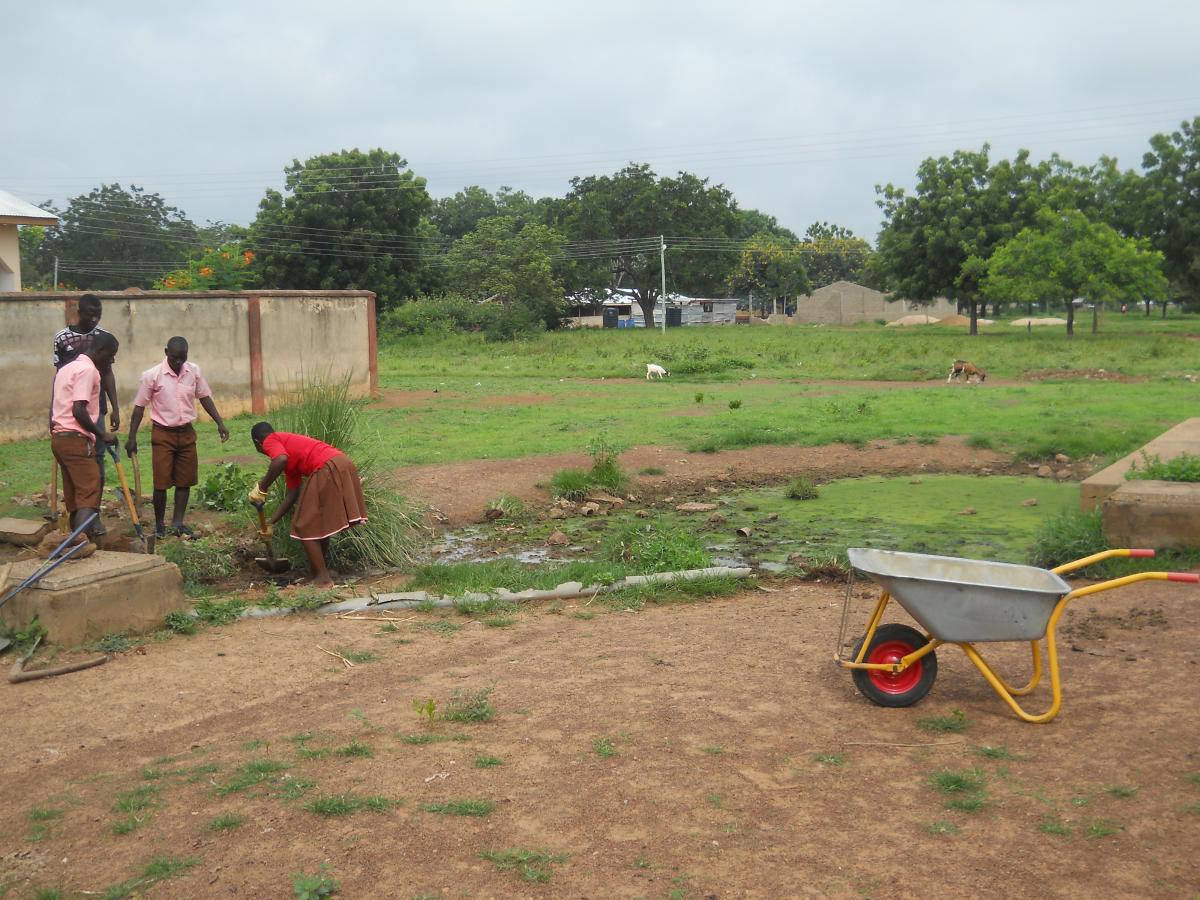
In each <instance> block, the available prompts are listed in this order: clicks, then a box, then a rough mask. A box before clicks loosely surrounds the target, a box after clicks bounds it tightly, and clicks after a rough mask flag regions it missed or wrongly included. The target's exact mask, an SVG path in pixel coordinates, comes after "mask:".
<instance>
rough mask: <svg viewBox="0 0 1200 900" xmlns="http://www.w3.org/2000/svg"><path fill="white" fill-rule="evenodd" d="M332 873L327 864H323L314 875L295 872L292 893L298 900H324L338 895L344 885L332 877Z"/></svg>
mask: <svg viewBox="0 0 1200 900" xmlns="http://www.w3.org/2000/svg"><path fill="white" fill-rule="evenodd" d="M331 871H332V869H330V867H329V865H328V864H327V863H321V870H320V871H319V872H317V873H316V874H314V875H306V874H305V873H304V872H293V873H292V891H293V892H294V893H295V895H296V900H323V898H325V897H332V896H333V895H334V894H336V893H337V892H338V890H339V889H340V888H341V886H342V885H341V882H339V881H338V880H337V879H335V878H331V877H330V874H329V873H330V872H331Z"/></svg>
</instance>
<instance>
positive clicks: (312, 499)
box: [250, 422, 367, 587]
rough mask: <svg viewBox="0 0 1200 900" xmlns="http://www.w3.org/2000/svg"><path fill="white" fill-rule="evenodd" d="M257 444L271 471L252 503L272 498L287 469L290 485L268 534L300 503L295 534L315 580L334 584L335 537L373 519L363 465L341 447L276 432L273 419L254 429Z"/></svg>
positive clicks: (318, 583) (294, 521)
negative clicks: (360, 469) (330, 562)
mask: <svg viewBox="0 0 1200 900" xmlns="http://www.w3.org/2000/svg"><path fill="white" fill-rule="evenodd" d="M250 436H251V437H252V438H253V439H254V448H255V449H256V450H257V451H258V452H259V453H261V454H263V455H264V456H269V457H270V458H271V464H270V466H268V467H267V474H266V475H264V476H263V478H262V480H260V481H259V482H258V484H256V485H255V486H254V488H253V490H251V491H250V502H251V503H253V504H255V505H256V506H257V505H260V504H262V503H264V502H265V501H266V499H267V491H268V490H270V488H271V485H272V484H273V483H274V481H275V479H276V478H278V477H279V476H280V475H281V474H282V475H283V476H284V481H285V483H286V485H287V493H286V494H284V497H283V502H282V503H280V504H279V506H277V507H276V508H275V512H274V513H272V515H271V518H270V520H269V522H268V525H267V528H268V535H267V536H268V537H269V536H270V532H271V530H272V529H273V528H274V526H275V523H276V522H278V521H279V520H280V519H282V518H283V517H284V516H285V515H287V513H288V510H290V509H291V508H292V507H293V506H295V507H296V511H295V513H294V514H293V515H292V537H293V538H295V539H296V540H298V541H300V545H301V546H302V547H304V553H305V555H306V556H307V557H308V568H309V571H310V572H311V573H312V580H313V584H314V585H316V586H318V587H332V586H333V579H332V578H330V576H329V568H328V565H327V564H326V560H327V559H328V557H329V539H330V538H331V537H333V536H334V535H335V534H337V533H338V532H341V531H345V530H346V529H347V528H349V527H351V526H352V525H357V524H359V523H360V522H365V521H367V502H366V500H365V499H364V498H363V492H362V479H361V478H359V475H358V469H356V468H355V467H354V463H353V462H351V461H350V457H348V456H346V454H344V453H343V452H342V451H341V450H339V449H337V448H336V447H331V446H330V445H329V444H326V443H323V442H321V441H318V440H315V439H314V438H310V437H308V436H307V435H303V434H291V433H289V432H286V431H276V430H275V429H274V428H272V427H271V424H270V423H269V422H259V423H258V424H257V425H255V426H254V427H253V428H251V429H250Z"/></svg>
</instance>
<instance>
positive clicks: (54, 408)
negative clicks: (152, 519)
mask: <svg viewBox="0 0 1200 900" xmlns="http://www.w3.org/2000/svg"><path fill="white" fill-rule="evenodd" d="M118 347H119V344H118V343H117V339H116V338H115V337H113V336H112V335H111V334H109V333H108V332H102V333H100V334H97V335H96V336H95V338H93V340H92V342H91V345H90V346H89V347H88V348H87V349H86V350H85V351H84V352H83V353H82V354H80V355H79V356H77V357H76V358H75V360H74V361H73V362H69V363H67V364H66V365H64V366H63V367H62V368H61V369H59V370H58V372H57V374H56V375H55V376H54V399H53V403H52V405H51V408H50V449H51V452H52V453H53V454H54V458H55V459H56V460H58V464H59V465H60V466H61V467H62V473H63V499H64V500H65V502H66V506H67V512H69V513H70V514H71V527H72V528H77V527H78V526H79V523H80V522H83V521H84V520H85V519H87V517H88V516H90V515H92V514H93V513H97V512H99V511H100V469H99V467H98V466H97V464H96V458H97V456H98V455H99V454H101V453H103V452H104V447H103V445H104V444H115V443H116V442H117V436H116V435H115V434H111V433H110V432H107V431H105V430H104V420H103V419H102V418H101V417H100V381H101V375H100V373H101V371H102V370H106V369H111V368H112V363H113V360H114V359H116V357H117V349H118ZM89 534H90V535H91V536H93V537H95V536H96V531H95V523H93V524H92V526H91V528H89Z"/></svg>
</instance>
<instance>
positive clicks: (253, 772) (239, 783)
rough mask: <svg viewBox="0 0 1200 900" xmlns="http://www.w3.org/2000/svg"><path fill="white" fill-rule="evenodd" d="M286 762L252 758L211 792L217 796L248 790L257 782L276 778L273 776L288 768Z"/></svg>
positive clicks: (261, 782)
mask: <svg viewBox="0 0 1200 900" xmlns="http://www.w3.org/2000/svg"><path fill="white" fill-rule="evenodd" d="M290 768H291V766H289V765H288V764H287V763H285V762H282V761H280V760H275V759H252V760H250V762H248V763H245V764H244V765H242V767H241V768H239V769H238V770H237V771H236V772H235V773H234V775H233V777H232V778H231V779H230V780H229V781H228V782H226V783H225V784H221V785H217V786H216V787H215V788H214V789H213V793H214V794H216V795H217V796H218V797H223V796H225V795H227V794H236V793H239V792H241V791H245V790H249V789H250V788H252V787H254V786H255V785H257V784H263V783H264V782H270V781H275V780H277V779H276V777H275V776H277V775H279V774H280V773H282V772H284V771H286V770H287V769H290Z"/></svg>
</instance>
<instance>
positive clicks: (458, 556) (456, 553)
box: [418, 526, 583, 565]
mask: <svg viewBox="0 0 1200 900" xmlns="http://www.w3.org/2000/svg"><path fill="white" fill-rule="evenodd" d="M563 551H564V552H560V553H558V554H557V555H556V554H555V552H554V551H553V550H550V549H547V548H545V547H526V548H513V549H511V550H504V551H501V552H499V553H497V552H496V551H495V550H494V549H492V547H491V544H490V543H489V542H488V535H487V533H486V532H485V531H484V529H483V528H481V527H478V526H467V527H466V528H461V529H459V530H458V531H447V532H446V533H445V534H443V535H442V539H441V540H440V541H439V542H438V543H436V544H434V545H433V546H432V547H430V548H429V549H428V550H427V551H426V552H425V553H423V554H421V555H420V556H419V557H418V562H421V563H423V564H426V565H428V564H432V565H443V564H444V565H449V564H451V563H475V562H488V561H489V560H494V559H512V560H516V561H517V562H519V563H525V564H526V565H536V564H538V563H543V562H548V561H551V560H563V559H579V558H581V557H580V556H579V555H578V554H580V553H581V552H582V551H583V548H582V547H580V546H573V547H566V548H563ZM571 554H575V555H571Z"/></svg>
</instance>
